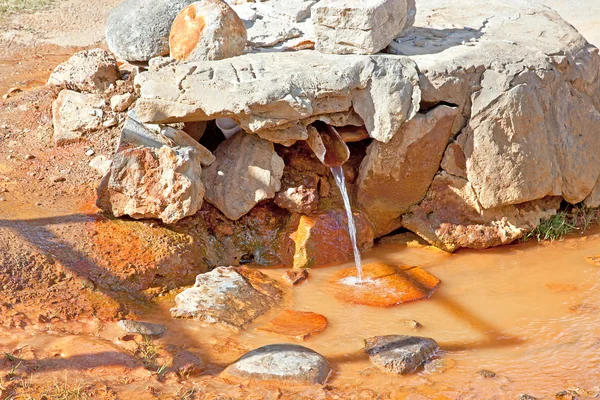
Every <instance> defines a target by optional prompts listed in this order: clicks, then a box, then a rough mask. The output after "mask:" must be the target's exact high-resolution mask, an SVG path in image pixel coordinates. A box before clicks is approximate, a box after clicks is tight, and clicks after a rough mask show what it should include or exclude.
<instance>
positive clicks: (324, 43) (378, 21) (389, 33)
mask: <svg viewBox="0 0 600 400" xmlns="http://www.w3.org/2000/svg"><path fill="white" fill-rule="evenodd" d="M415 13H416V10H415V3H414V1H407V0H361V1H352V0H322V1H321V2H319V3H318V4H317V5H315V6H314V7H313V8H312V9H311V14H312V15H311V17H312V22H313V24H314V27H315V37H316V44H315V48H316V49H317V50H318V51H321V52H324V53H335V54H374V53H377V52H379V51H380V50H382V49H384V48H385V47H386V46H387V45H389V44H390V43H391V42H392V40H394V39H395V38H396V37H398V36H400V34H402V32H403V31H405V30H406V29H407V28H409V27H410V26H411V25H412V21H414V15H415Z"/></svg>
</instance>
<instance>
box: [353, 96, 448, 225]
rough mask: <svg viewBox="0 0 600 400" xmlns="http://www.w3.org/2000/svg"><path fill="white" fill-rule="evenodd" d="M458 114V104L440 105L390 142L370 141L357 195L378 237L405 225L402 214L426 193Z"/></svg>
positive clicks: (411, 123) (362, 166)
mask: <svg viewBox="0 0 600 400" xmlns="http://www.w3.org/2000/svg"><path fill="white" fill-rule="evenodd" d="M457 113H458V110H457V108H452V107H448V106H438V107H435V108H434V109H433V110H431V111H429V112H428V113H427V114H417V115H416V116H415V117H414V118H413V119H412V120H410V121H409V122H407V123H406V124H405V125H403V126H402V127H401V128H400V130H399V131H398V132H397V133H396V134H395V135H394V137H393V138H392V140H390V141H389V142H388V143H381V142H377V141H374V142H373V143H371V145H370V146H369V148H368V149H367V155H366V156H365V158H364V160H363V162H362V164H361V166H360V175H359V178H358V190H357V200H358V203H359V204H360V206H361V207H362V209H363V210H365V212H366V214H367V218H368V219H369V221H371V223H373V225H374V227H375V236H381V235H385V234H387V233H389V232H392V231H393V230H395V229H397V228H398V227H400V226H401V215H402V214H404V213H405V212H407V211H408V209H409V208H410V207H411V206H413V205H415V204H417V203H418V202H420V201H421V200H422V199H423V198H424V197H425V195H426V194H427V189H428V188H429V185H430V184H431V181H432V179H433V177H434V176H435V174H436V172H437V171H438V169H439V167H440V160H441V159H442V154H443V153H444V149H445V148H446V145H447V144H448V139H449V138H450V137H451V134H452V132H451V128H452V124H453V123H454V119H455V118H456V115H457Z"/></svg>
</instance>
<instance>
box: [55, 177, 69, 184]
mask: <svg viewBox="0 0 600 400" xmlns="http://www.w3.org/2000/svg"><path fill="white" fill-rule="evenodd" d="M66 180H67V178H65V177H64V176H57V177H56V178H53V179H52V182H56V183H58V182H64V181H66Z"/></svg>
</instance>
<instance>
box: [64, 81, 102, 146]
mask: <svg viewBox="0 0 600 400" xmlns="http://www.w3.org/2000/svg"><path fill="white" fill-rule="evenodd" d="M104 106H106V102H105V101H104V100H103V99H102V97H100V96H99V95H96V94H86V93H79V92H75V91H73V90H67V89H64V90H61V92H60V93H59V94H58V97H57V98H56V100H54V102H53V103H52V124H53V126H54V143H55V144H56V145H57V146H58V145H62V144H66V143H71V142H75V141H78V140H80V139H82V138H83V137H84V136H85V135H86V134H88V133H90V132H93V131H96V130H98V129H100V128H102V118H103V116H104V112H103V111H102V108H103V107H104Z"/></svg>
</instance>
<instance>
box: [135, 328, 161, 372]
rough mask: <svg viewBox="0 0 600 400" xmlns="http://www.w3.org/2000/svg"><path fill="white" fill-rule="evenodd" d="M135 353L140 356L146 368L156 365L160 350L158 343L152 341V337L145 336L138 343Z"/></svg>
mask: <svg viewBox="0 0 600 400" xmlns="http://www.w3.org/2000/svg"><path fill="white" fill-rule="evenodd" d="M135 354H136V355H137V356H138V357H140V359H141V360H142V362H143V363H144V366H145V367H146V368H152V367H154V366H155V365H154V364H155V361H156V357H158V352H157V349H156V345H155V344H154V343H153V342H152V339H151V338H150V337H148V336H144V340H143V341H142V342H139V343H138V344H137V350H136V352H135Z"/></svg>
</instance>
